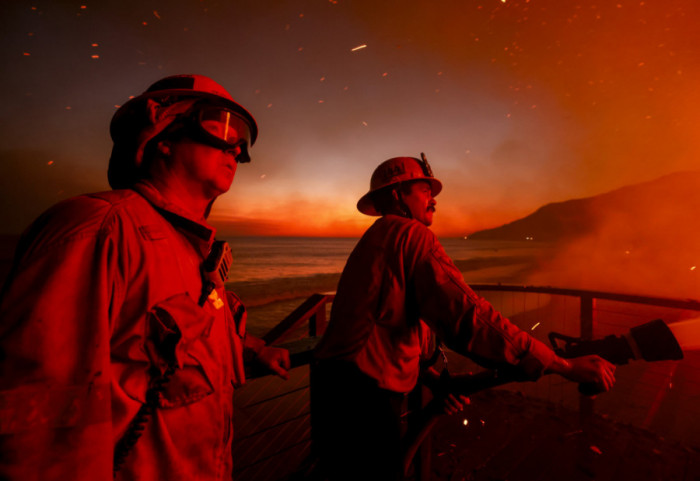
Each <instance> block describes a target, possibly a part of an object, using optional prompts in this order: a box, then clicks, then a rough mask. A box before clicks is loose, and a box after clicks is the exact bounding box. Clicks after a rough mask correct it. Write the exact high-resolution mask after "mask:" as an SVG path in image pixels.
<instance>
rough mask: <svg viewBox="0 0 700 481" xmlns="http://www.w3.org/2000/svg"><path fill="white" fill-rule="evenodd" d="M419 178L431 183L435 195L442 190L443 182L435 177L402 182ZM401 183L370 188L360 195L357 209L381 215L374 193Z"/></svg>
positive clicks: (364, 212)
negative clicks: (374, 199) (373, 198)
mask: <svg viewBox="0 0 700 481" xmlns="http://www.w3.org/2000/svg"><path fill="white" fill-rule="evenodd" d="M419 180H423V181H426V182H428V183H429V184H430V191H431V194H432V196H433V197H435V196H437V195H438V194H439V193H440V192H441V191H442V182H440V181H439V180H437V179H436V178H435V177H419V178H415V179H411V180H405V181H402V182H417V181H419ZM400 183H401V182H395V183H393V184H389V185H384V186H382V187H381V188H379V189H374V190H370V191H369V192H367V193H366V194H365V195H363V196H362V197H360V200H358V201H357V210H359V211H360V212H361V213H363V214H365V215H370V216H375V217H378V216H381V215H382V213H381V212H379V211H378V210H377V208H376V207H375V206H374V201H373V200H372V197H373V196H374V193H375V192H379V191H380V190H384V189H387V188H392V187H394V186H396V185H398V184H400Z"/></svg>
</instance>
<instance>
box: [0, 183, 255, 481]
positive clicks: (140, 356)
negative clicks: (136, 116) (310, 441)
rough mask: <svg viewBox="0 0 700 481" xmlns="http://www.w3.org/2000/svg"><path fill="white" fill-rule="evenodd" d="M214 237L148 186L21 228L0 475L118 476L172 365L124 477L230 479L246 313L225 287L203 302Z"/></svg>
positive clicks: (9, 290) (5, 328)
mask: <svg viewBox="0 0 700 481" xmlns="http://www.w3.org/2000/svg"><path fill="white" fill-rule="evenodd" d="M213 239H214V230H213V228H211V227H209V226H208V225H207V224H206V223H204V222H203V221H196V220H193V219H191V218H190V217H189V216H188V214H187V213H186V212H184V211H183V210H182V209H179V208H178V207H177V206H174V205H172V204H170V203H168V202H167V201H166V200H165V199H164V198H163V197H162V196H161V195H160V194H159V192H158V191H157V190H156V189H155V188H154V187H153V186H151V185H150V184H148V183H140V184H137V185H136V186H135V187H134V189H133V190H117V191H110V192H103V193H98V194H90V195H84V196H80V197H76V198H73V199H69V200H67V201H64V202H62V203H60V204H58V205H57V206H54V207H53V208H51V209H50V210H49V211H47V212H46V213H45V214H44V215H42V216H41V217H39V219H38V220H37V221H36V222H35V223H34V224H33V225H32V226H31V227H30V228H29V229H28V230H27V231H26V232H25V234H24V235H23V237H22V239H21V240H20V243H19V245H18V249H17V253H16V257H15V265H14V266H13V271H12V272H11V273H10V278H9V283H7V284H6V286H5V289H4V291H3V296H2V298H1V299H0V319H1V320H2V321H1V323H0V357H1V361H0V370H1V371H0V372H1V373H2V376H1V377H0V479H10V480H22V481H34V480H42V481H47V480H71V481H80V480H92V481H94V480H108V479H111V478H112V461H113V456H114V446H115V443H116V442H117V440H118V439H120V438H121V437H122V436H123V435H124V433H125V432H126V430H127V426H128V425H129V423H130V422H132V420H134V417H135V416H136V414H137V412H138V410H139V407H140V406H141V405H142V404H143V403H144V402H145V395H146V392H147V390H148V388H149V386H152V385H153V384H154V382H155V381H157V380H158V379H160V375H161V374H162V373H163V372H165V371H166V370H167V369H168V367H169V366H172V367H174V368H175V371H174V375H173V376H172V377H171V379H170V380H169V381H168V382H167V383H166V384H165V386H164V388H163V389H162V392H161V393H160V396H159V397H160V399H159V402H158V404H159V405H158V408H157V409H155V411H154V412H153V414H152V415H150V416H147V417H146V419H141V422H140V423H138V424H140V425H141V426H140V427H142V428H143V435H142V436H141V438H140V439H139V440H138V441H137V442H136V444H135V445H134V447H133V449H131V451H130V452H128V453H127V454H126V456H125V458H124V464H123V467H122V468H121V470H120V471H119V472H118V473H117V478H116V479H129V480H149V481H152V480H166V479H167V480H169V481H176V480H200V481H201V480H219V479H230V478H231V471H232V459H231V438H232V408H233V406H232V395H233V389H234V386H235V385H239V384H241V383H243V381H244V374H243V361H242V355H243V350H244V345H243V344H244V332H245V309H244V308H243V306H242V304H241V303H240V301H239V300H238V298H237V297H236V296H235V295H233V294H231V293H224V291H223V288H219V289H216V290H214V291H213V293H212V294H211V295H210V296H208V298H206V300H205V301H204V305H203V306H200V304H199V300H200V296H201V294H202V292H203V289H202V285H203V280H202V276H201V273H200V266H201V265H202V261H203V260H204V259H205V257H206V256H207V254H208V252H209V249H210V246H211V244H212V242H213ZM255 341H257V342H254V341H253V340H251V341H245V342H250V343H251V345H255V348H256V349H258V348H259V347H261V346H260V345H259V342H261V341H259V340H255Z"/></svg>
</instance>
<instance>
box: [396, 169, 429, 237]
mask: <svg viewBox="0 0 700 481" xmlns="http://www.w3.org/2000/svg"><path fill="white" fill-rule="evenodd" d="M401 196H402V198H403V202H404V204H406V206H407V207H408V209H409V210H410V211H411V216H413V218H414V219H416V220H417V221H418V222H420V223H422V224H424V225H426V226H430V225H431V224H432V223H433V213H434V212H435V204H436V202H435V198H434V197H433V192H432V190H431V188H430V184H429V183H428V182H426V181H424V180H418V181H415V182H413V183H412V184H411V186H410V192H409V193H408V194H406V193H403V192H402V193H401Z"/></svg>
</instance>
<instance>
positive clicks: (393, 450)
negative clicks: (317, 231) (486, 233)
mask: <svg viewBox="0 0 700 481" xmlns="http://www.w3.org/2000/svg"><path fill="white" fill-rule="evenodd" d="M441 190H442V183H441V182H440V181H439V180H437V179H436V178H435V177H434V176H433V173H432V170H431V168H430V166H429V165H428V162H427V159H426V158H425V156H424V155H423V154H421V157H420V158H415V157H395V158H391V159H389V160H386V161H385V162H382V163H381V164H380V165H379V166H378V167H377V168H376V170H375V171H374V173H373V174H372V178H371V181H370V189H369V192H367V193H366V194H365V195H364V196H362V198H360V200H359V202H358V203H357V208H358V210H359V211H360V212H362V213H363V214H367V215H371V216H380V217H379V219H377V221H375V222H374V224H373V225H372V226H371V227H370V228H369V229H368V230H367V231H366V232H365V234H364V235H363V236H362V238H361V239H360V240H359V242H358V243H357V245H356V247H355V249H354V250H353V251H352V253H351V255H350V257H349V259H348V261H347V263H346V265H345V269H344V270H343V273H342V275H341V278H340V281H339V284H338V289H337V292H336V296H335V300H334V302H333V307H332V311H331V316H330V322H329V325H328V328H327V330H326V332H325V333H324V335H323V338H322V339H321V341H320V343H319V345H318V347H317V348H316V351H315V364H314V370H313V382H312V393H311V414H312V439H313V449H314V451H315V453H316V455H317V456H318V457H319V466H320V469H322V471H323V475H325V476H327V477H328V479H332V480H351V479H372V480H375V479H376V480H380V479H381V480H391V479H393V480H396V479H402V477H403V469H402V463H401V458H402V450H401V445H402V440H403V434H404V433H405V428H406V426H405V423H404V420H405V412H406V396H407V394H408V393H409V392H410V391H411V390H413V389H414V387H415V386H416V384H417V381H418V379H419V375H420V374H421V362H420V361H421V359H422V355H423V356H424V355H425V354H426V352H427V351H428V346H429V345H430V343H431V341H432V340H433V339H434V338H435V337H436V338H438V339H439V340H440V341H441V342H442V343H444V344H445V345H446V346H447V347H449V348H450V349H452V350H453V351H455V352H457V353H460V354H463V355H465V356H468V357H470V358H472V359H473V360H475V361H477V362H479V363H482V364H484V365H487V366H490V367H494V366H504V367H505V366H507V367H508V368H510V369H513V370H515V371H516V372H517V373H518V374H519V375H520V376H521V377H522V378H523V379H537V378H538V377H539V376H541V375H543V374H544V373H545V372H553V373H557V374H560V375H562V376H564V377H565V378H567V379H569V380H572V381H576V382H593V383H596V384H597V385H598V386H599V388H600V389H601V390H608V389H610V388H611V387H612V385H613V383H614V371H615V367H614V365H612V364H611V363H609V362H608V361H606V360H604V359H602V358H600V357H598V356H585V357H581V358H575V359H569V360H564V359H561V358H559V357H558V356H557V355H556V354H555V353H554V352H553V351H552V350H551V349H550V348H549V347H547V346H546V345H545V344H543V343H541V342H540V341H538V340H536V339H535V338H533V337H532V336H530V335H529V334H528V333H526V332H524V331H522V330H520V329H519V328H517V327H516V326H515V325H513V324H512V323H510V322H509V321H508V320H507V319H506V318H504V317H503V316H502V315H501V314H500V313H498V312H497V311H495V310H494V308H493V307H492V306H491V305H490V304H489V303H488V302H487V301H486V300H484V299H482V298H480V297H478V296H477V295H476V294H475V293H474V292H473V291H472V290H471V289H470V288H469V286H468V285H467V284H466V283H465V282H464V279H463V277H462V274H461V272H460V271H459V269H457V267H455V265H454V263H453V262H452V261H451V260H450V258H449V257H448V256H447V254H446V253H445V251H444V249H443V247H442V246H441V245H440V242H439V241H438V239H437V237H436V236H435V235H434V234H433V232H432V231H431V230H430V229H429V227H430V225H431V224H432V223H433V215H434V213H435V206H436V202H435V196H436V195H437V194H438V193H440V191H441ZM465 402H466V400H465V399H463V398H459V397H455V396H452V397H450V396H448V397H447V398H446V399H445V410H446V411H447V412H449V413H453V412H455V411H457V410H459V409H461V408H462V406H463V405H464V403H465Z"/></svg>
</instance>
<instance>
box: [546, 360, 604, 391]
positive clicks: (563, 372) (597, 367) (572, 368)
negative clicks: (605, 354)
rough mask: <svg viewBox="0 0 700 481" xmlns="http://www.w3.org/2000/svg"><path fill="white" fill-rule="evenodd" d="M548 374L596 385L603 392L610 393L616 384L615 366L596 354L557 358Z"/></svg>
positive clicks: (548, 369)
mask: <svg viewBox="0 0 700 481" xmlns="http://www.w3.org/2000/svg"><path fill="white" fill-rule="evenodd" d="M546 372H547V373H553V374H559V375H560V376H562V377H564V378H566V379H568V380H569V381H574V382H578V383H585V384H595V385H596V387H597V388H598V389H599V390H601V391H609V390H610V389H611V388H612V387H613V384H615V365H614V364H613V363H611V362H609V361H606V360H605V359H603V358H602V357H600V356H597V355H595V354H592V355H588V356H581V357H574V358H571V359H563V358H561V357H559V356H556V357H555V358H554V361H553V362H552V363H551V364H550V365H549V367H548V368H547V371H546Z"/></svg>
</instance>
